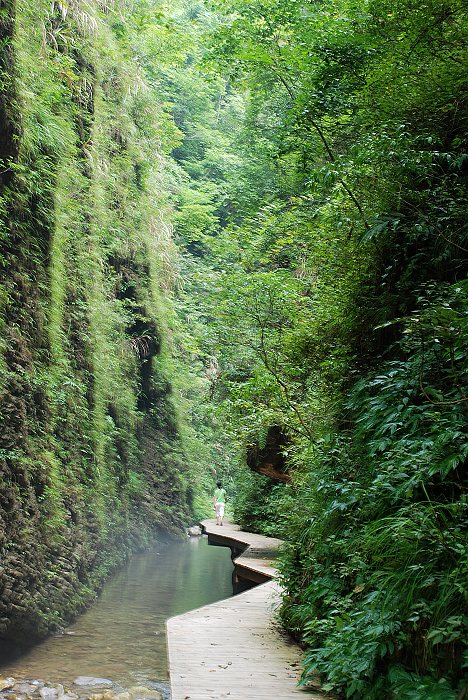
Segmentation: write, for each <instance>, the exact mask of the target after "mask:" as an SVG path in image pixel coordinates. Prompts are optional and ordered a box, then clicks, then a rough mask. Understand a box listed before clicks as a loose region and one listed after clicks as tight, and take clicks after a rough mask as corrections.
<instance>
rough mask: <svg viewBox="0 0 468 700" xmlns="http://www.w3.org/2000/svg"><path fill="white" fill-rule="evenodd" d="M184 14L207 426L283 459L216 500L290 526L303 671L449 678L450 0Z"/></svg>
mask: <svg viewBox="0 0 468 700" xmlns="http://www.w3.org/2000/svg"><path fill="white" fill-rule="evenodd" d="M189 9H190V12H189ZM186 10H187V12H186V15H185V19H183V18H182V16H181V15H179V16H178V19H176V23H177V22H180V23H183V22H184V21H185V22H186V23H187V21H188V19H191V20H192V24H191V27H192V32H194V31H198V41H197V42H196V45H195V47H194V46H192V47H190V48H189V49H188V50H187V54H186V57H185V59H184V60H185V63H184V73H183V76H182V74H181V73H180V72H176V75H175V76H174V75H172V79H171V84H170V89H171V90H172V92H171V93H170V94H171V95H172V97H171V100H172V101H173V102H174V107H173V113H174V116H175V119H176V123H177V125H178V126H179V128H180V129H181V130H182V132H183V133H184V135H185V139H184V141H183V142H182V144H181V145H180V146H179V147H178V148H177V149H176V151H175V152H174V155H175V157H176V159H177V162H178V163H179V165H181V166H182V167H183V169H184V171H185V172H186V173H187V175H188V176H189V179H188V180H187V184H186V186H184V187H183V189H182V190H181V191H180V193H179V195H178V196H179V199H178V202H177V203H178V209H177V212H176V217H175V225H176V232H177V241H178V243H179V245H180V246H181V249H182V251H183V253H184V257H183V266H184V273H183V277H184V279H185V288H184V291H183V292H181V293H179V310H180V312H181V315H182V318H183V319H184V320H185V323H186V324H189V325H190V326H191V328H192V332H193V333H194V334H195V337H196V338H198V352H199V353H200V355H201V356H202V357H203V356H204V358H205V366H206V374H207V376H208V378H209V379H210V381H211V391H210V398H211V400H212V405H213V406H214V416H215V422H213V421H212V427H214V428H215V429H216V421H218V422H221V424H222V425H223V427H224V429H225V430H227V432H228V435H229V434H230V435H231V436H232V443H233V444H234V445H237V446H238V448H239V454H240V455H241V458H240V459H241V461H242V460H243V461H244V462H245V458H246V457H247V461H248V462H249V464H250V465H251V466H254V467H261V466H262V460H263V461H265V460H267V461H268V460H270V462H271V459H272V458H274V453H275V444H274V439H275V436H276V440H277V443H276V458H278V455H280V457H281V459H280V462H281V469H282V470H283V471H284V470H286V471H288V472H289V475H290V481H289V483H287V484H285V483H284V482H281V481H270V480H267V479H265V478H264V477H262V476H259V475H258V474H255V473H252V474H250V473H249V471H248V470H246V468H245V467H244V468H240V470H236V469H234V471H233V473H234V475H235V474H236V473H237V477H235V478H237V487H236V488H237V496H236V501H235V509H236V515H237V517H238V518H239V519H240V521H241V522H242V524H243V525H244V526H249V527H253V528H255V529H258V530H260V531H262V532H265V533H274V534H279V535H280V536H283V537H284V538H285V539H286V540H287V541H288V546H287V548H286V550H285V553H284V556H283V563H282V579H283V584H284V586H285V597H284V603H283V608H282V613H281V617H282V620H283V623H284V624H285V626H286V627H287V629H289V630H290V631H291V632H292V633H293V634H294V635H296V636H297V637H298V638H299V639H301V640H302V642H303V643H304V645H305V647H306V652H305V660H304V676H303V679H304V682H305V683H307V682H308V680H309V679H310V678H311V677H312V676H313V674H314V673H316V672H319V673H320V674H321V675H322V679H323V683H324V687H325V688H329V689H333V690H336V691H338V692H341V693H343V694H344V695H345V696H346V697H349V698H381V697H398V698H399V697H408V698H409V697H411V698H421V700H422V698H429V697H431V698H440V699H442V698H455V697H458V695H459V694H460V695H459V697H463V693H464V692H466V691H464V690H463V688H464V687H465V686H464V682H463V648H464V646H463V642H464V640H465V639H466V623H467V618H466V616H465V612H466V593H467V591H466V574H467V559H466V491H465V487H466V481H465V476H464V467H465V466H466V458H467V454H468V441H467V434H466V424H467V421H466V418H467V412H466V409H467V394H466V386H467V381H466V380H467V354H466V347H467V330H468V329H467V316H466V310H467V303H466V302H467V283H466V251H467V229H466V218H465V217H466V166H467V161H466V155H465V149H466V126H467V124H466V55H465V53H464V44H465V41H466V16H465V13H464V7H463V5H462V4H461V3H457V2H443V3H441V2H437V3H436V2H434V3H424V4H423V5H420V4H415V3H412V2H408V1H406V2H400V3H396V4H395V3H391V4H390V3H386V2H380V1H378V2H368V3H364V4H363V3H362V2H359V3H357V2H356V3H354V2H334V3H312V2H310V3H309V2H307V3H304V2H295V1H290V2H283V1H282V0H265V1H260V2H247V1H242V0H226V2H217V3H213V4H211V5H210V10H211V11H212V12H215V13H218V14H213V15H210V14H208V13H207V11H206V8H205V7H203V6H202V5H201V4H200V3H191V4H190V5H188V4H187V5H186ZM190 13H191V14H190ZM194 27H196V29H194ZM192 36H193V34H192ZM220 76H221V77H222V78H223V81H220ZM199 410H200V411H202V408H200V409H199ZM203 411H205V413H204V415H205V420H206V417H207V416H209V408H208V407H207V408H206V409H203ZM272 440H273V444H272ZM242 455H243V456H242ZM272 455H273V457H272ZM233 456H234V460H235V455H233ZM277 461H278V459H277Z"/></svg>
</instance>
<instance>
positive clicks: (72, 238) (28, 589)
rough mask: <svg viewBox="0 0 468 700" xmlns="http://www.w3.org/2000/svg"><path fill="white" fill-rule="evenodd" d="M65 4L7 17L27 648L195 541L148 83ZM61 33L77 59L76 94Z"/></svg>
mask: <svg viewBox="0 0 468 700" xmlns="http://www.w3.org/2000/svg"><path fill="white" fill-rule="evenodd" d="M62 4H63V7H65V8H66V9H67V11H66V12H62V13H61V11H60V10H59V7H61V6H62V5H61V4H60V3H48V2H34V0H31V1H30V2H28V1H26V2H16V0H5V2H3V0H2V1H1V2H0V34H1V36H2V41H1V42H0V77H1V81H2V91H1V95H0V229H1V231H2V233H1V234H0V263H1V264H0V267H1V268H2V269H1V274H0V399H1V404H2V406H1V411H0V475H1V478H0V562H1V566H0V591H1V592H2V593H1V596H0V640H1V639H4V640H8V641H9V642H10V641H12V640H13V641H19V642H21V643H23V642H29V641H32V640H33V639H34V638H40V637H42V636H45V635H46V634H48V633H50V632H51V631H53V630H55V629H57V627H61V626H62V627H63V626H65V625H66V624H67V622H68V621H69V620H70V619H73V617H75V616H76V615H77V614H78V613H79V612H80V611H81V610H83V608H84V607H86V606H87V605H88V604H89V603H90V602H92V600H93V598H94V597H95V595H96V591H97V590H98V589H99V588H100V586H101V585H102V583H103V580H104V578H105V576H106V575H107V573H109V572H110V571H111V570H112V569H114V568H115V567H116V566H117V565H118V564H120V563H122V562H123V561H124V560H125V559H126V557H127V556H128V555H130V553H131V552H133V551H135V550H136V549H140V548H143V547H145V546H146V545H148V544H150V543H152V542H153V541H154V539H157V536H158V535H159V534H160V533H166V532H168V531H171V532H173V533H174V534H177V535H178V536H180V535H181V534H183V532H184V526H185V522H183V521H184V520H185V517H186V516H188V508H187V494H186V486H185V485H184V483H183V480H182V479H180V478H179V473H180V472H182V471H184V470H186V464H185V462H184V458H183V457H182V453H181V450H180V449H179V447H180V436H179V433H178V423H177V412H176V410H175V408H174V405H173V400H174V397H172V396H171V386H170V384H169V381H168V378H167V376H166V375H165V370H164V369H162V368H161V366H160V363H159V364H158V363H157V356H158V354H159V353H160V351H161V342H162V337H161V332H160V330H159V329H160V328H161V327H163V326H164V322H162V321H163V319H162V318H161V316H162V314H163V313H164V312H163V310H162V307H161V309H159V304H158V303H156V299H155V298H153V296H154V295H156V293H157V292H156V291H155V290H157V289H158V279H157V274H158V273H156V271H155V270H156V268H157V265H154V264H153V263H154V260H153V258H152V255H153V253H151V252H150V249H151V250H154V246H153V244H152V243H151V245H150V237H151V236H153V237H154V232H152V229H151V227H150V222H152V221H153V218H152V217H153V216H154V217H155V220H156V219H157V220H159V217H160V210H159V205H158V204H157V203H156V200H155V197H154V192H153V191H152V189H151V191H150V188H146V187H145V185H144V182H143V180H142V177H140V176H139V175H138V176H137V173H143V172H145V173H146V172H147V176H148V178H149V179H148V181H151V173H150V171H151V167H152V166H151V163H152V162H153V161H154V162H156V161H158V158H155V157H154V156H155V153H154V145H151V146H150V145H148V146H147V147H146V146H145V144H146V141H147V139H146V137H145V139H144V142H143V141H142V139H141V138H140V136H138V134H139V133H140V130H139V127H138V126H137V121H138V122H139V119H140V117H135V119H136V120H137V121H133V122H132V119H131V117H130V115H131V114H133V113H135V114H139V113H140V109H143V111H146V108H147V107H148V108H149V104H150V103H149V102H148V104H147V107H142V105H140V103H139V102H138V101H139V100H140V99H141V97H140V96H138V97H136V93H135V102H134V104H130V102H131V101H132V99H133V98H132V97H129V96H128V95H127V94H126V91H125V90H120V88H119V89H115V85H123V84H124V83H125V81H126V80H127V78H128V80H129V81H130V82H132V80H133V81H134V82H136V80H137V74H136V73H135V71H137V70H138V69H137V67H136V65H135V62H133V61H131V60H130V59H128V58H127V52H126V50H122V48H123V47H126V45H127V44H126V42H127V39H125V40H123V41H124V43H123V44H121V43H119V42H120V41H121V40H120V39H119V38H118V37H117V35H116V33H115V32H114V31H113V30H112V22H113V21H114V20H113V19H111V18H110V14H111V13H110V14H109V17H108V16H107V14H106V13H99V12H97V13H96V19H95V18H94V14H93V12H94V6H96V7H97V6H98V5H99V3H97V2H93V3H91V4H90V6H91V5H92V6H93V8H92V9H91V10H90V11H91V15H92V16H93V19H92V22H96V25H97V26H96V31H94V30H93V32H92V33H90V34H89V36H88V34H87V32H84V33H83V26H84V25H83V23H82V22H80V20H79V19H78V17H79V15H80V14H81V10H80V7H81V3H80V2H77V1H74V2H65V3H62ZM110 4H112V3H110ZM51 8H52V9H51ZM121 11H122V13H123V14H125V13H126V12H127V11H128V12H129V13H130V12H131V11H132V10H130V9H128V10H127V9H126V4H125V3H124V4H123V5H122V8H121ZM84 14H85V15H86V16H87V13H86V12H85V13H84ZM61 15H63V16H61ZM91 15H90V17H91ZM59 17H60V19H59ZM57 21H58V22H59V24H60V27H61V30H60V33H61V32H62V29H63V32H64V36H66V37H67V39H66V40H65V44H68V42H70V47H71V46H73V47H74V48H73V51H72V52H70V54H69V55H68V58H67V60H69V61H70V65H69V66H68V68H69V70H70V71H71V72H70V75H73V81H74V80H76V81H77V82H76V90H75V88H73V90H71V91H70V93H68V92H67V90H64V89H63V87H64V75H65V74H62V73H60V72H58V70H59V68H58V67H59V65H61V61H62V59H63V53H62V52H63V51H64V50H65V44H64V45H61V44H60V42H58V43H57V41H56V40H55V38H54V37H55V34H54V32H55V30H52V26H55V23H56V22H57ZM90 21H91V19H90ZM123 21H124V23H125V18H123ZM49 25H50V28H51V31H49V29H44V32H42V30H41V29H40V28H41V27H43V28H48V27H49ZM98 35H99V43H96V45H93V41H95V40H96V42H97V41H98V39H97V36H98ZM50 41H51V42H52V43H50ZM101 42H102V44H101ZM104 44H105V50H102V51H101V50H98V48H97V47H100V46H101V45H102V46H104ZM38 55H41V57H42V58H41V61H39V62H38V61H37V56H38ZM31 62H34V65H35V66H36V70H35V71H34V72H31V71H27V69H25V68H24V67H25V66H28V65H32V63H31ZM5 67H7V69H6V70H5ZM67 70H68V69H67ZM66 75H68V73H66ZM138 76H140V77H139V78H138V81H139V80H142V78H141V74H140V73H138ZM49 81H50V82H49ZM46 84H47V85H49V86H51V85H54V88H53V90H52V92H51V93H50V94H49V93H48V92H47V90H49V89H52V88H51V87H45V86H46ZM138 84H140V83H139V82H138ZM18 85H21V99H19V98H18V96H17V92H18V90H17V87H18ZM3 88H4V89H3ZM56 90H57V92H56ZM51 94H54V95H56V96H57V103H55V102H53V105H54V106H53V108H49V106H50V105H51V104H52V101H51V100H50V96H51ZM98 94H99V95H101V98H100V99H99V100H96V99H95V96H96V95H98ZM145 94H146V95H147V99H148V100H149V101H150V100H153V101H154V104H153V106H155V105H156V101H157V100H159V99H160V96H159V95H157V94H156V92H154V93H151V89H150V87H149V86H148V91H147V92H145ZM59 95H60V97H59ZM78 95H79V97H78ZM129 100H130V101H129ZM123 101H125V105H126V107H125V109H123V105H124V102H123ZM138 105H140V106H139V107H138ZM151 109H152V107H151ZM150 111H151V110H150ZM124 113H125V115H126V116H125V117H124V116H123V114H124ZM38 119H39V121H38ZM45 123H47V127H46V128H43V127H42V126H41V127H39V125H40V124H41V125H44V124H45ZM96 132H99V133H100V134H101V133H102V135H103V136H102V140H101V139H100V138H99V139H97V138H96ZM39 133H40V136H38V135H39ZM58 133H60V135H61V136H60V138H57V137H56V135H57V134H58ZM104 134H105V137H104ZM91 142H92V143H93V149H94V150H93V152H95V154H96V158H95V163H104V164H105V167H104V168H103V169H101V166H99V169H98V172H96V171H95V170H94V168H95V167H96V166H95V165H93V164H92V163H91V160H92V159H91V158H90V157H89V152H88V151H87V150H86V149H87V148H88V144H89V143H91ZM24 144H27V146H25V145H24ZM148 144H149V142H148ZM145 149H146V150H145ZM123 153H125V154H126V155H125V158H122V154H123ZM160 155H161V157H162V154H160ZM10 162H11V164H12V167H6V164H7V163H8V164H9V163H10ZM155 167H157V168H158V169H159V167H160V165H159V164H158V165H157V166H155ZM97 180H99V182H100V183H101V185H102V191H101V190H100V192H101V194H102V197H101V194H99V196H98V197H97V198H96V196H95V194H96V193H95V190H96V187H95V183H96V181H97ZM117 181H118V182H119V183H120V186H121V190H119V194H118V195H117V194H116V192H115V191H114V188H113V186H112V183H114V182H117ZM104 193H106V196H104ZM96 199H97V200H98V201H99V205H98V202H97V201H96ZM130 201H132V202H134V206H132V207H129V206H127V202H130ZM124 202H125V203H126V204H125V206H121V204H122V205H123V203H124ZM97 205H98V206H97ZM100 207H102V209H101V208H100ZM97 209H99V211H97ZM134 217H135V218H134ZM137 221H138V225H137ZM104 222H105V223H104ZM96 226H98V227H99V230H100V231H101V233H102V240H103V241H104V240H106V241H110V240H113V241H114V243H113V244H112V246H109V245H107V243H106V244H105V245H101V244H100V243H98V242H97V239H96V236H95V229H96ZM119 227H120V228H119ZM117 229H118V230H121V231H126V234H125V236H123V238H122V241H121V242H119V241H117V240H114V238H115V237H114V235H113V233H112V232H113V231H115V230H117ZM3 232H5V234H4V233H3ZM100 237H101V234H100V236H99V238H100ZM145 237H146V242H145V240H144V239H145ZM151 240H153V239H151ZM123 241H125V243H124V244H123V245H122V244H121V243H122V242H123ZM152 246H153V247H152ZM91 248H92V250H93V255H92V256H90V254H89V251H90V250H91ZM129 250H131V251H132V253H131V254H130V253H129ZM111 251H112V252H111ZM6 265H8V267H6ZM101 276H102V280H103V284H102V285H101V284H100V283H97V281H98V279H101ZM153 290H154V291H153ZM156 307H157V308H156ZM136 427H137V428H138V429H137V430H136ZM179 455H180V456H179Z"/></svg>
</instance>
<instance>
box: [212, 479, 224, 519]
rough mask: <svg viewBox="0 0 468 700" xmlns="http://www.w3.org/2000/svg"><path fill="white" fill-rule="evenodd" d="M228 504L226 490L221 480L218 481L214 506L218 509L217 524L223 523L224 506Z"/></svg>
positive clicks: (214, 495)
mask: <svg viewBox="0 0 468 700" xmlns="http://www.w3.org/2000/svg"><path fill="white" fill-rule="evenodd" d="M225 504H226V491H225V490H224V489H223V485H222V483H221V481H218V482H217V483H216V488H215V490H214V494H213V506H214V509H215V511H216V525H222V524H223V518H224V506H225Z"/></svg>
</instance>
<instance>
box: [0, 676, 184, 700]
mask: <svg viewBox="0 0 468 700" xmlns="http://www.w3.org/2000/svg"><path fill="white" fill-rule="evenodd" d="M170 697H171V695H170V690H169V683H164V682H163V681H154V682H151V683H147V684H146V685H144V686H143V685H138V686H133V687H131V688H123V687H122V686H120V685H118V684H116V683H114V682H113V681H112V680H111V679H109V678H98V677H94V676H77V677H76V678H75V679H74V681H73V682H71V683H70V684H68V685H67V684H63V685H62V684H61V683H51V682H46V681H44V680H42V679H30V678H13V677H12V676H8V677H4V676H0V700H170Z"/></svg>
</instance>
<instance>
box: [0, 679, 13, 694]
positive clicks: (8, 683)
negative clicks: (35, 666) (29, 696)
mask: <svg viewBox="0 0 468 700" xmlns="http://www.w3.org/2000/svg"><path fill="white" fill-rule="evenodd" d="M15 683H16V680H15V679H14V678H11V677H8V678H4V677H3V676H0V691H2V690H8V689H9V688H13V686H14V685H15Z"/></svg>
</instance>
